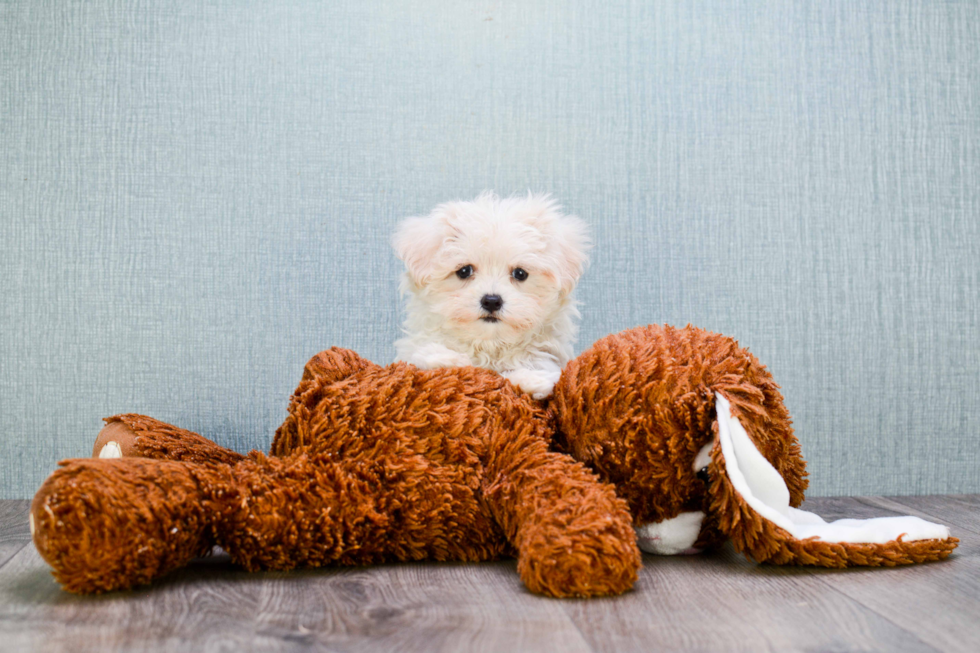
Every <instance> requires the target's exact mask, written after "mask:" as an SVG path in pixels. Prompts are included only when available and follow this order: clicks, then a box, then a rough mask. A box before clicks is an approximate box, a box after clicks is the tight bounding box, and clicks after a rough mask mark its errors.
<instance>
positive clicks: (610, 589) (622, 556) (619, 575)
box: [517, 539, 639, 598]
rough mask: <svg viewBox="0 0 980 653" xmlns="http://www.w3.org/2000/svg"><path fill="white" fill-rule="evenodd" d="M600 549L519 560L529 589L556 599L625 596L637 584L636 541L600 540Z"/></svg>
mask: <svg viewBox="0 0 980 653" xmlns="http://www.w3.org/2000/svg"><path fill="white" fill-rule="evenodd" d="M595 545H596V546H589V547H572V548H561V550H559V548H558V547H548V550H547V551H545V550H539V551H536V552H531V554H530V555H526V556H524V555H522V556H520V557H519V559H518V563H517V571H518V573H519V574H520V576H521V580H523V581H524V584H525V585H527V588H528V589H529V590H531V591H532V592H535V593H536V594H544V595H547V596H553V597H556V598H567V597H590V596H610V595H615V594H622V593H623V592H625V591H627V590H629V589H630V588H631V587H632V586H633V583H634V582H636V578H637V570H638V568H639V554H638V552H637V550H636V545H635V544H634V543H632V542H626V541H623V542H615V541H609V540H608V539H607V541H596V542H595Z"/></svg>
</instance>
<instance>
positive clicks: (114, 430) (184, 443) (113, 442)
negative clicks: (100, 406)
mask: <svg viewBox="0 0 980 653" xmlns="http://www.w3.org/2000/svg"><path fill="white" fill-rule="evenodd" d="M105 421H106V425H105V427H104V428H103V429H102V430H101V431H100V432H99V435H98V437H96V438H95V446H94V447H93V448H92V457H93V458H155V459H157V460H182V461H185V462H193V463H227V464H234V463H236V462H238V461H239V460H242V459H243V458H244V456H242V455H241V454H239V453H236V452H234V451H231V450H230V449H226V448H224V447H222V446H220V445H217V444H215V443H214V442H212V441H211V440H208V439H207V438H205V437H202V436H200V435H198V434H197V433H194V432H193V431H188V430H186V429H182V428H178V427H176V426H173V425H172V424H167V423H166V422H161V421H160V420H158V419H153V418H152V417H147V416H146V415H136V414H133V413H128V414H124V415H115V416H113V417H107V418H106V420H105Z"/></svg>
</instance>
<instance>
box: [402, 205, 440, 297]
mask: <svg viewBox="0 0 980 653" xmlns="http://www.w3.org/2000/svg"><path fill="white" fill-rule="evenodd" d="M454 215H455V211H454V210H453V206H452V205H451V204H441V205H439V206H437V207H436V208H435V210H434V211H433V212H432V213H430V214H429V215H426V216H417V217H412V218H406V219H405V220H402V222H401V224H399V225H398V228H397V229H396V230H395V235H394V237H393V238H392V241H391V242H392V245H393V246H394V248H395V254H396V255H397V256H398V258H400V259H401V260H402V261H404V262H405V269H406V271H407V272H408V276H409V278H410V279H411V280H412V283H414V284H415V285H416V286H424V285H425V284H426V283H427V282H428V281H429V279H430V278H431V277H432V274H433V272H434V271H435V268H436V254H437V252H438V251H439V249H440V248H441V247H442V246H443V244H445V243H446V241H447V240H450V239H451V238H452V237H453V235H454V234H455V230H454V229H453V226H452V223H453V216H454Z"/></svg>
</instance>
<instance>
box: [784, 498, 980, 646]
mask: <svg viewBox="0 0 980 653" xmlns="http://www.w3.org/2000/svg"><path fill="white" fill-rule="evenodd" d="M899 501H901V503H900V502H899ZM974 502H975V499H971V498H967V499H963V498H962V497H959V498H956V499H953V500H948V501H947V500H946V499H945V498H941V497H934V498H932V499H929V500H925V499H923V498H917V499H914V500H913V499H908V500H907V499H906V498H904V497H903V498H901V499H900V500H898V499H896V498H891V499H884V498H881V497H859V498H844V497H836V498H826V499H818V500H814V501H807V506H806V507H807V508H808V509H811V510H814V512H818V514H821V515H824V516H830V517H831V518H840V517H868V516H885V515H890V514H911V515H916V516H918V517H922V518H924V519H929V520H931V521H935V522H940V523H945V524H947V525H948V526H950V527H951V529H952V531H953V534H954V535H956V536H957V537H959V538H960V545H959V548H958V549H957V550H956V551H954V552H953V554H952V555H951V556H950V557H949V558H947V559H946V560H944V561H941V562H935V563H930V564H924V565H912V566H908V567H896V568H876V569H862V568H857V569H847V570H831V569H817V568H814V569H809V570H807V573H810V574H812V575H813V576H814V577H815V578H818V579H819V580H820V581H821V582H823V583H824V584H826V585H827V586H829V587H833V588H834V589H835V590H837V591H838V592H840V593H841V594H844V595H846V596H847V597H849V598H851V599H853V600H855V601H857V602H859V603H861V604H862V605H864V606H866V607H867V608H870V609H871V610H874V611H875V612H877V613H878V614H880V615H882V616H883V617H885V618H886V619H888V620H889V621H891V622H892V623H895V624H899V625H900V626H901V627H902V628H904V629H906V630H908V631H909V632H911V633H914V634H915V636H917V637H918V638H919V639H920V640H922V641H923V642H925V643H927V644H929V645H930V646H933V647H935V648H937V649H940V650H943V651H970V652H971V653H972V652H973V651H975V650H977V642H980V623H978V619H977V617H978V615H980V536H978V535H977V533H975V532H973V531H971V530H966V529H965V528H963V527H959V526H958V525H957V524H956V523H954V522H953V521H952V520H947V519H945V518H944V516H943V512H944V511H945V512H947V513H948V514H950V515H952V516H953V517H954V518H955V519H956V520H957V521H960V522H964V523H969V514H970V510H971V509H972V508H964V506H972V505H974ZM916 506H929V512H926V511H925V510H921V509H919V508H918V507H916ZM943 506H945V508H943ZM777 569H778V568H777ZM780 573H787V574H790V573H795V572H794V571H793V570H792V569H791V568H783V569H782V570H781V572H780Z"/></svg>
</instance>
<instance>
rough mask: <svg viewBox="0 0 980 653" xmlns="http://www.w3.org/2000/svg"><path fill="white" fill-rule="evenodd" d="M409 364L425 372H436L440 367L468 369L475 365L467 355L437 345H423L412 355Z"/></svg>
mask: <svg viewBox="0 0 980 653" xmlns="http://www.w3.org/2000/svg"><path fill="white" fill-rule="evenodd" d="M408 362H409V363H411V364H412V365H414V366H416V367H419V368H421V369H423V370H434V369H436V368H438V367H466V366H467V365H472V364H473V363H472V361H470V357H469V356H467V355H466V354H461V353H459V352H458V351H453V350H452V349H450V348H449V347H446V346H444V345H440V344H437V343H429V344H427V345H422V346H421V347H419V348H418V349H416V350H415V351H414V352H413V353H412V355H411V357H410V358H409V359H408Z"/></svg>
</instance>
